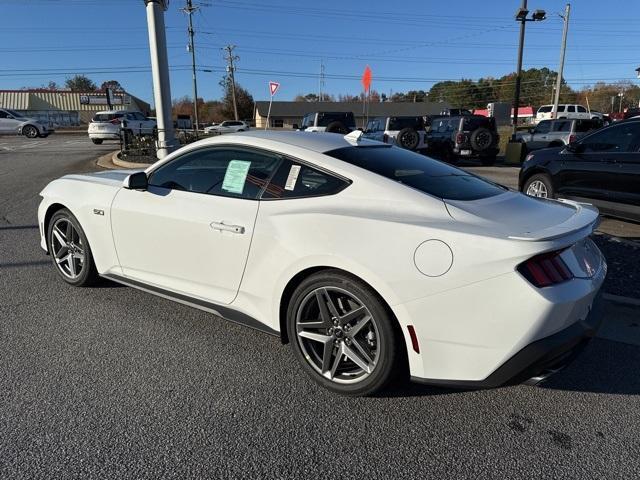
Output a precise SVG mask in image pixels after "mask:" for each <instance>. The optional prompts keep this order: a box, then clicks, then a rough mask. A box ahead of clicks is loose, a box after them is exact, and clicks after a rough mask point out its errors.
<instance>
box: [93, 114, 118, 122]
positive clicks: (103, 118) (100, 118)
mask: <svg viewBox="0 0 640 480" xmlns="http://www.w3.org/2000/svg"><path fill="white" fill-rule="evenodd" d="M123 116H124V114H123V113H96V114H95V116H94V117H93V121H94V122H110V121H111V120H113V119H114V118H122V117H123Z"/></svg>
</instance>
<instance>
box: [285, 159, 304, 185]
mask: <svg viewBox="0 0 640 480" xmlns="http://www.w3.org/2000/svg"><path fill="white" fill-rule="evenodd" d="M300 168H302V167H300V165H291V170H289V176H288V177H287V183H285V184H284V189H285V190H293V189H294V188H296V182H297V181H298V175H300Z"/></svg>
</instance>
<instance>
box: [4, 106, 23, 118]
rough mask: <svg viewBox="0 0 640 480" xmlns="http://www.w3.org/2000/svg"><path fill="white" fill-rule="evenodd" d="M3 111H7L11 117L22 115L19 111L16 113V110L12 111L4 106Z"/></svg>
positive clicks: (20, 116)
mask: <svg viewBox="0 0 640 480" xmlns="http://www.w3.org/2000/svg"><path fill="white" fill-rule="evenodd" d="M4 111H5V112H7V113H8V114H9V115H11V116H12V117H15V118H22V117H23V115H22V114H20V113H18V112H16V111H14V110H9V109H8V108H5V109H4Z"/></svg>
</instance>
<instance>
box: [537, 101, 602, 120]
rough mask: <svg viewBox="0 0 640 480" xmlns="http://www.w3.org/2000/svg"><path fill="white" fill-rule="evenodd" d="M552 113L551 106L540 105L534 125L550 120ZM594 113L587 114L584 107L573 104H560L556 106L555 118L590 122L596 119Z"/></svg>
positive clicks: (587, 111)
mask: <svg viewBox="0 0 640 480" xmlns="http://www.w3.org/2000/svg"><path fill="white" fill-rule="evenodd" d="M552 111H553V105H542V106H541V107H540V108H539V109H538V112H537V113H536V123H538V122H540V121H542V120H551V119H552V118H551V112H552ZM597 116H598V115H596V114H595V113H593V114H592V113H591V112H589V110H587V109H586V107H583V106H582V105H575V104H566V103H564V104H560V105H558V112H557V114H556V117H557V118H572V119H577V120H581V119H582V120H591V119H592V118H595V117H597Z"/></svg>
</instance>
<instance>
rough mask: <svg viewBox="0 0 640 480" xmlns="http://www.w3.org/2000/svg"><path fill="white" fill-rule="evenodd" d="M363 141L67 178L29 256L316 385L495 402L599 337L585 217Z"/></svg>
mask: <svg viewBox="0 0 640 480" xmlns="http://www.w3.org/2000/svg"><path fill="white" fill-rule="evenodd" d="M358 135H359V132H354V133H352V134H349V135H347V136H345V137H343V136H341V135H338V134H323V135H318V134H310V133H305V132H250V133H244V134H229V135H225V136H222V137H217V138H211V139H206V140H202V141H199V142H196V143H194V144H192V145H189V146H187V147H184V148H182V149H180V150H178V151H176V152H174V153H173V154H171V155H169V156H168V157H167V158H166V159H164V160H162V161H159V162H157V163H155V164H153V165H152V166H150V167H149V168H148V169H147V170H146V171H144V172H142V171H140V172H135V173H131V171H108V172H99V173H93V174H86V175H67V176H65V177H62V178H60V179H58V180H55V181H53V182H51V183H50V184H49V185H48V186H47V187H46V188H45V189H44V190H43V191H42V193H41V196H42V197H43V200H42V203H41V204H40V207H39V210H38V219H39V224H40V234H41V237H42V240H41V243H42V248H44V249H45V250H46V251H47V252H48V253H49V254H50V255H51V258H52V259H53V263H54V265H55V268H56V270H57V272H58V274H59V275H60V277H61V278H62V279H63V280H65V281H66V282H67V283H69V284H71V285H76V286H86V285H90V284H91V283H93V282H94V281H95V280H96V279H97V278H98V277H99V276H102V277H106V278H108V279H111V280H113V281H116V282H120V283H123V284H125V285H129V286H131V287H135V288H139V289H142V290H145V291H147V292H150V293H154V294H157V295H161V296H163V297H166V298H170V299H174V300H176V301H178V302H181V303H185V304H188V305H192V306H194V307H198V308H201V309H204V310H207V311H210V312H214V313H216V314H217V315H220V316H222V317H225V318H227V319H229V320H232V321H236V322H240V323H243V324H246V325H249V326H251V327H254V328H257V329H259V330H263V331H265V332H269V333H272V334H274V335H278V336H280V337H281V338H282V340H283V342H285V343H286V342H290V343H291V344H292V345H293V350H294V352H295V355H296V357H297V358H298V359H299V361H300V362H301V364H302V366H303V368H304V370H306V372H307V373H308V374H309V375H310V376H311V377H312V378H313V379H315V380H316V381H317V382H319V383H320V384H321V385H323V386H325V387H327V388H329V389H331V390H333V391H336V392H339V393H342V394H349V395H365V394H371V393H373V392H375V391H377V390H379V389H380V388H382V387H383V386H384V385H385V384H386V383H387V382H388V381H389V380H390V379H391V378H393V377H394V376H397V375H401V374H402V372H406V371H407V370H408V372H409V373H410V375H411V378H412V379H413V380H415V381H419V382H424V383H430V384H436V385H450V386H461V387H465V388H475V387H495V386H499V385H504V384H507V383H513V382H520V381H524V380H527V379H530V378H537V379H540V378H542V377H544V376H546V375H548V374H549V373H551V372H553V371H555V370H557V369H558V368H559V367H561V366H563V365H565V364H566V363H568V361H569V359H570V358H572V357H573V354H574V353H576V352H577V351H579V350H580V348H581V347H582V346H583V345H584V344H586V343H587V341H588V340H589V338H591V337H592V336H593V334H594V333H595V330H596V329H597V327H598V324H599V317H600V315H599V314H598V311H599V309H598V308H596V304H598V303H599V302H597V297H598V296H599V295H598V291H599V289H600V287H601V285H602V282H603V280H604V277H605V274H606V264H605V262H604V259H603V257H602V255H601V253H600V252H599V250H598V249H597V247H596V246H595V244H594V243H593V242H592V241H591V240H590V239H589V235H590V234H591V233H592V231H593V229H594V227H595V225H596V223H597V220H598V212H597V210H596V209H595V208H593V207H590V206H588V205H584V204H578V203H574V202H568V201H567V202H559V201H551V200H543V199H536V198H531V197H527V196H525V195H523V194H521V193H517V192H513V191H510V190H508V189H506V188H504V187H502V186H499V185H496V184H493V183H490V182H488V181H486V180H483V179H481V178H479V177H476V176H474V175H471V174H469V173H466V172H464V171H462V170H459V169H456V168H454V167H451V166H449V165H446V164H443V163H440V162H438V161H435V160H432V159H430V158H428V157H424V156H422V155H419V154H416V153H412V152H409V151H407V150H403V149H400V148H397V147H391V146H389V145H385V144H382V143H378V142H373V141H368V140H362V139H361V138H358Z"/></svg>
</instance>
